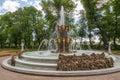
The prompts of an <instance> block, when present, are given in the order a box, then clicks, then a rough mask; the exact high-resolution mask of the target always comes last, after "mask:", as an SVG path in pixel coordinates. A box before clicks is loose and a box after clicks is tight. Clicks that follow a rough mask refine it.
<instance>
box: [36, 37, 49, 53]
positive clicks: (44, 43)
mask: <svg viewBox="0 0 120 80" xmlns="http://www.w3.org/2000/svg"><path fill="white" fill-rule="evenodd" d="M48 42H49V40H47V39H43V40H42V41H41V43H40V45H39V47H38V51H40V49H41V48H42V45H45V46H46V47H47V46H48Z"/></svg>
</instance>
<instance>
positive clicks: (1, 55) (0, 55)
mask: <svg viewBox="0 0 120 80" xmlns="http://www.w3.org/2000/svg"><path fill="white" fill-rule="evenodd" d="M10 55H11V54H0V57H4V56H10Z"/></svg>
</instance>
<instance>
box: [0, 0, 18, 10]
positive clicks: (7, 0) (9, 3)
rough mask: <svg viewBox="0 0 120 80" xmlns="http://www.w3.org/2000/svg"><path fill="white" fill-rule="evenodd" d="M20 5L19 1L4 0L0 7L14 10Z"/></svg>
mask: <svg viewBox="0 0 120 80" xmlns="http://www.w3.org/2000/svg"><path fill="white" fill-rule="evenodd" d="M19 7H20V3H19V2H17V1H10V0H5V2H4V3H3V5H2V6H1V8H2V9H3V10H5V11H10V12H14V11H16V10H17V9H18V8H19Z"/></svg>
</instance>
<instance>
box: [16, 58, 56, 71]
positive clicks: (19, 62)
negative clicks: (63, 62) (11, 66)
mask: <svg viewBox="0 0 120 80" xmlns="http://www.w3.org/2000/svg"><path fill="white" fill-rule="evenodd" d="M15 61H16V63H15V66H16V67H24V68H27V69H36V70H56V66H57V64H53V63H35V62H30V61H24V60H21V59H18V58H16V59H15Z"/></svg>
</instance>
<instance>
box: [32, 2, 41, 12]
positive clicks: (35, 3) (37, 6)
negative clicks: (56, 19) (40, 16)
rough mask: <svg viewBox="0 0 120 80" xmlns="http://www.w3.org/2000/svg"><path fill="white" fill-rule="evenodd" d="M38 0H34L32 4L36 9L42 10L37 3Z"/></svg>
mask: <svg viewBox="0 0 120 80" xmlns="http://www.w3.org/2000/svg"><path fill="white" fill-rule="evenodd" d="M39 3H40V1H35V2H34V4H33V6H34V7H35V8H36V9H37V10H42V6H41V5H40V4H39Z"/></svg>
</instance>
